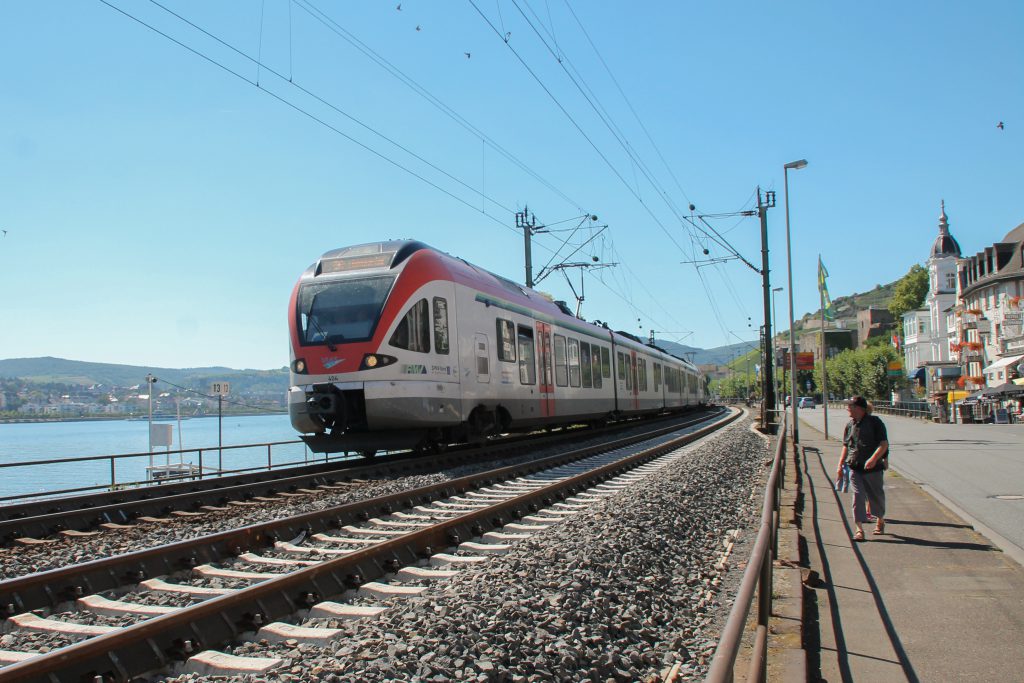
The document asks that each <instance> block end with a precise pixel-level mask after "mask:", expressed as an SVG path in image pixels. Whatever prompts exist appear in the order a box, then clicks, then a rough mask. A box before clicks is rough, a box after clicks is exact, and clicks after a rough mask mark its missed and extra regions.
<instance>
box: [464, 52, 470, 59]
mask: <svg viewBox="0 0 1024 683" xmlns="http://www.w3.org/2000/svg"><path fill="white" fill-rule="evenodd" d="M463 54H465V55H466V59H469V58H470V57H472V55H471V54H469V53H468V52H465V53H463Z"/></svg>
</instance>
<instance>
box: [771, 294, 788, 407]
mask: <svg viewBox="0 0 1024 683" xmlns="http://www.w3.org/2000/svg"><path fill="white" fill-rule="evenodd" d="M783 289H784V287H774V288H773V289H772V329H773V330H775V334H773V335H772V361H775V360H777V359H778V355H777V354H776V353H775V351H776V349H775V335H777V334H778V330H779V325H778V323H776V320H775V292H781V291H782V290H783ZM772 383H773V384H774V383H776V380H775V377H772ZM776 394H779V395H781V394H782V380H781V379H780V380H779V381H778V389H776ZM783 407H785V406H783Z"/></svg>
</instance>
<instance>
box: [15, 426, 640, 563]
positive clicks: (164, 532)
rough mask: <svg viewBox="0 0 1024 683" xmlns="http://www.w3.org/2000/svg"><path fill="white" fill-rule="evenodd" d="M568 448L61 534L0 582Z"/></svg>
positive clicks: (583, 441) (24, 554)
mask: <svg viewBox="0 0 1024 683" xmlns="http://www.w3.org/2000/svg"><path fill="white" fill-rule="evenodd" d="M646 428H647V427H646V426H638V427H636V428H634V430H630V433H632V432H633V431H639V430H643V429H646ZM604 439H607V437H603V438H601V437H593V436H591V437H587V436H586V434H581V438H580V440H579V441H578V442H575V443H574V446H575V447H583V446H586V445H589V444H591V443H597V442H600V441H602V440H604ZM565 448H566V447H565V446H561V447H549V448H546V449H543V450H541V451H534V452H532V453H530V454H529V455H523V456H518V457H514V458H506V459H502V460H499V461H488V462H481V463H477V464H470V465H462V466H459V467H455V468H451V469H447V470H443V471H441V472H437V473H434V474H426V475H413V476H409V477H401V478H397V479H388V480H381V481H375V482H370V483H368V484H366V485H360V486H358V487H356V488H353V489H352V490H350V491H336V492H324V493H322V494H320V495H315V496H314V495H311V496H309V497H305V498H289V499H287V500H284V499H282V500H281V501H279V502H278V501H275V502H273V503H261V504H259V505H251V506H242V507H236V506H232V507H231V509H230V510H227V511H225V512H207V513H206V514H204V515H203V516H202V517H192V518H183V519H178V518H172V519H171V521H168V522H166V523H161V524H143V523H140V524H137V525H135V526H134V527H133V528H131V529H119V530H117V531H107V530H100V534H99V535H97V536H91V537H77V538H68V537H64V536H59V535H58V536H54V537H53V541H54V542H53V543H49V544H45V545H31V546H22V545H16V546H10V547H6V548H0V580H3V579H11V578H15V577H18V576H24V575H26V574H32V573H35V572H41V571H46V570H49V569H57V568H60V567H66V566H68V565H70V564H80V563H83V562H89V561H91V560H96V559H101V558H106V557H110V556H112V555H121V554H124V553H129V552H133V551H135V550H140V549H142V548H150V547H155V546H158V545H163V544H167V543H174V542H176V541H181V540H185V539H189V538H196V537H199V536H203V535H207V534H214V533H217V532H220V531H224V530H226V529H231V528H238V527H242V526H246V525H249V524H258V523H260V522H266V521H270V520H274V519H282V518H284V517H288V516H290V515H298V514H301V513H304V512H311V511H315V510H323V509H326V508H330V507H335V506H337V505H343V504H346V503H352V502H356V501H360V500H365V499H367V498H374V497H377V496H385V495H391V494H394V493H400V492H402V491H406V490H409V489H412V488H416V487H420V486H427V485H430V484H437V483H440V482H444V481H448V480H450V479H455V478H458V477H463V476H466V475H468V474H473V473H475V472H480V471H483V470H487V469H493V468H496V467H502V466H507V465H512V464H515V463H518V462H522V461H523V460H532V459H535V458H537V457H543V456H544V455H554V454H555V453H557V452H561V451H563V450H565Z"/></svg>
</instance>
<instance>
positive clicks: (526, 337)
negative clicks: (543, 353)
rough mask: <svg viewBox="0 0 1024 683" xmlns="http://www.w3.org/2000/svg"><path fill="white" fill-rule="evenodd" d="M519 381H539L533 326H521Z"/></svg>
mask: <svg viewBox="0 0 1024 683" xmlns="http://www.w3.org/2000/svg"><path fill="white" fill-rule="evenodd" d="M518 341H519V381H520V382H521V383H523V384H536V383H537V365H536V363H535V362H534V348H533V328H530V327H525V326H523V325H520V326H519V337H518Z"/></svg>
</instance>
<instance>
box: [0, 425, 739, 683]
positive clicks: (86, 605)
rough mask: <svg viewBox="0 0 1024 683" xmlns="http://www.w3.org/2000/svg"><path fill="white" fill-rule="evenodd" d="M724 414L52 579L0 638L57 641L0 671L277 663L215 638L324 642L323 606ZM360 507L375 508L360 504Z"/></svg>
mask: <svg viewBox="0 0 1024 683" xmlns="http://www.w3.org/2000/svg"><path fill="white" fill-rule="evenodd" d="M737 416H738V414H737V413H732V414H729V415H727V416H725V417H724V418H721V419H719V420H718V421H717V422H715V423H714V424H711V425H709V426H705V427H702V428H700V429H697V430H695V431H691V432H689V433H687V434H682V435H679V434H675V435H671V436H670V438H668V439H666V440H664V441H663V442H662V443H659V444H656V445H648V444H643V445H642V446H640V447H638V446H625V445H621V444H615V445H614V447H613V450H611V451H609V450H607V449H606V450H605V451H604V452H600V453H597V454H577V458H576V459H574V460H573V459H566V458H563V459H560V460H558V461H556V462H546V461H545V463H544V465H543V466H541V465H540V464H539V463H538V464H536V465H535V466H532V467H530V468H522V467H520V468H518V470H517V469H516V468H503V469H502V470H498V471H494V472H490V473H487V474H486V475H478V476H477V477H475V478H473V477H467V478H464V480H456V482H458V483H456V482H450V483H449V486H447V488H446V489H445V490H444V491H440V490H435V487H428V489H429V490H423V489H421V490H418V491H409V492H406V494H405V495H404V499H401V498H400V497H393V498H395V500H386V499H384V500H376V501H373V502H372V503H368V504H367V505H366V506H363V509H362V510H360V511H359V513H357V514H355V515H353V516H354V517H355V518H356V519H357V520H358V522H353V523H343V521H344V519H345V516H342V517H341V518H339V516H338V514H337V513H338V511H337V510H335V511H331V512H332V513H334V514H333V515H332V516H331V519H334V520H335V521H336V523H335V524H334V525H332V526H329V527H327V529H328V530H325V531H319V532H316V533H314V531H313V526H312V525H311V524H310V522H311V521H312V520H309V519H307V520H303V521H302V522H300V524H303V527H302V528H303V531H302V532H301V533H299V534H298V535H296V536H295V537H293V538H292V539H291V540H290V541H281V540H280V538H279V537H276V538H275V536H274V535H273V534H272V533H268V529H265V528H264V529H261V530H260V532H259V534H258V535H255V536H254V535H253V534H251V533H250V534H249V535H250V538H249V539H248V540H249V541H250V542H248V543H242V542H241V540H242V539H241V537H238V538H236V539H235V540H236V541H238V542H239V545H237V546H235V547H233V548H231V551H230V552H225V553H223V554H222V555H221V556H220V557H218V558H217V560H216V561H215V562H202V563H200V562H198V561H197V560H196V559H195V556H193V561H192V562H187V563H185V564H184V565H182V563H180V562H179V563H178V564H177V566H174V564H173V563H168V562H166V560H165V561H164V564H165V566H167V567H168V569H169V571H165V572H160V573H159V575H158V576H156V577H154V578H147V576H146V572H144V571H136V572H135V573H134V574H131V575H129V576H130V577H131V578H132V579H134V581H132V582H122V583H121V585H119V586H117V587H115V588H114V589H113V590H110V589H108V590H107V591H105V592H106V594H105V595H99V594H96V593H97V591H95V590H94V588H95V586H94V585H92V583H91V582H85V581H83V582H82V583H79V584H76V585H74V586H70V587H69V588H66V589H64V591H63V595H62V598H63V599H62V600H61V601H60V602H59V603H58V604H56V605H54V608H55V609H61V608H64V607H65V606H66V605H68V604H69V602H70V601H74V609H72V610H66V609H65V610H64V611H54V612H53V613H52V614H50V615H49V616H48V617H41V616H40V615H38V614H32V613H28V612H25V611H21V613H18V614H9V615H8V616H7V619H6V620H5V621H6V624H5V629H6V630H8V631H9V633H8V634H7V636H5V639H6V641H7V642H18V637H19V636H18V634H21V633H23V632H32V633H44V634H46V633H49V634H58V635H59V637H61V638H66V639H67V640H68V642H64V643H60V644H59V645H58V646H57V647H56V649H53V650H51V651H50V652H43V653H34V654H33V653H26V652H24V651H21V652H19V651H17V650H4V651H3V652H0V662H3V663H7V666H5V667H4V668H2V669H0V680H3V681H19V680H37V679H45V678H47V677H49V678H50V679H51V680H61V681H64V680H67V681H78V680H82V679H83V678H85V679H87V680H129V679H131V678H132V677H134V676H138V675H141V674H143V673H146V672H151V671H155V670H163V671H168V670H172V671H180V670H182V669H183V667H184V669H185V670H191V671H195V672H207V673H215V674H218V675H221V674H230V673H247V672H257V671H265V670H269V669H272V668H274V667H275V666H277V665H279V664H280V662H275V661H273V660H274V658H255V659H254V658H238V657H234V656H232V655H228V654H225V653H222V652H218V651H217V650H216V649H215V648H216V647H218V646H221V645H224V644H228V643H230V642H232V641H236V640H237V639H239V638H255V639H257V640H261V639H265V640H267V641H268V642H273V641H275V640H288V641H296V642H317V643H326V642H329V641H331V639H332V638H334V637H336V636H337V632H336V630H335V629H332V628H330V627H326V626H324V620H325V619H327V620H335V621H337V620H346V619H359V618H368V617H372V616H374V615H376V614H380V613H381V611H382V609H383V608H382V606H381V605H379V604H376V601H378V600H381V599H384V598H388V597H391V596H394V595H418V594H419V593H422V592H423V591H425V590H426V587H427V585H428V584H429V583H431V582H434V581H443V580H446V579H449V578H451V577H452V576H453V575H454V574H455V573H456V572H458V571H461V570H464V569H466V568H468V567H472V566H474V565H475V564H478V563H482V562H485V561H486V560H487V558H488V556H491V555H494V554H501V553H504V552H507V550H508V549H509V547H510V544H512V543H514V542H516V541H518V540H521V539H524V538H527V537H529V536H530V535H531V534H534V533H538V532H541V531H543V530H544V529H546V528H547V527H549V526H551V525H554V524H557V523H558V522H559V521H560V520H561V519H564V518H566V517H570V516H572V515H574V514H576V513H578V512H580V511H581V510H584V509H586V507H587V506H589V505H591V504H593V503H595V502H597V501H601V500H602V499H603V498H605V497H607V496H613V495H616V494H618V493H619V492H621V491H622V490H623V489H624V488H625V487H627V486H628V485H629V484H630V483H631V482H632V481H634V480H636V479H637V478H639V477H643V476H645V474H648V473H649V472H650V471H653V470H654V469H657V468H658V467H661V466H663V465H664V464H665V459H664V458H662V456H664V455H665V454H666V453H669V452H671V451H673V450H675V449H678V448H679V447H680V446H682V445H685V444H687V443H690V442H692V441H695V440H697V439H699V438H701V437H703V436H706V435H708V434H710V433H712V432H714V431H715V430H717V429H719V428H720V427H722V426H724V425H726V424H728V423H729V422H731V421H733V420H734V419H736V417H737ZM659 458H660V459H661V460H659ZM548 460H556V459H548ZM471 479H472V481H467V480H471ZM474 484H475V485H476V487H477V488H475V489H474V488H473V485H474ZM346 507H353V506H346ZM399 507H401V508H404V510H398V508H399ZM370 509H376V510H378V511H379V514H376V515H373V516H370V514H368V510H370ZM353 512H355V510H349V513H353ZM339 519H340V520H342V521H339ZM322 521H323V520H321V522H322ZM240 531H245V530H240ZM225 540H227V539H220V540H219V541H218V542H217V543H215V545H221V546H223V544H224V541H225ZM254 541H255V542H254ZM230 542H231V541H228V543H229V544H230ZM157 550H160V549H153V550H150V551H147V552H150V553H155V552H156V551H157ZM108 569H111V573H113V570H112V568H111V567H108ZM122 569H123V568H122ZM48 573H49V574H52V572H48ZM25 578H26V579H31V578H32V577H25ZM66 578H67V577H66ZM4 583H5V584H10V583H12V582H4ZM23 583H24V582H23ZM56 585H59V584H56ZM54 587H55V586H54ZM5 588H8V587H7V586H4V585H3V584H0V595H3V596H4V597H8V596H9V595H11V594H10V593H6V594H5V593H4V592H3V591H4V589H5ZM48 591H50V592H52V588H48ZM162 595H170V596H172V597H171V598H170V599H163V598H161V597H160V596H162ZM155 596H156V597H155ZM51 597H53V596H52V595H51ZM346 601H348V602H347V604H346ZM4 602H5V603H6V602H7V601H6V600H5V601H4ZM161 603H163V604H161ZM8 604H10V603H8ZM9 610H10V608H9ZM81 615H87V617H86V618H81ZM281 619H289V620H291V621H295V622H298V623H287V622H282V621H279V620H281ZM9 636H15V637H9ZM83 638H84V640H83ZM75 640H78V642H72V641H75ZM24 642H31V641H30V640H25V641H24ZM61 645H63V646H61ZM26 654H29V655H30V658H28V659H25V658H24V656H25V655H26ZM96 677H99V678H98V679H97V678H96Z"/></svg>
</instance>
